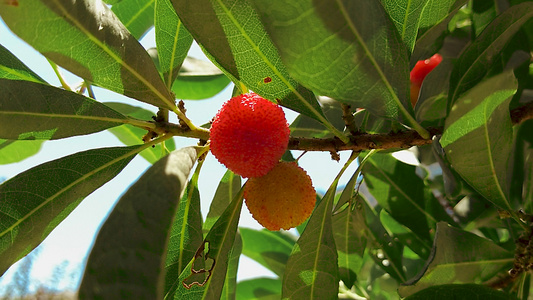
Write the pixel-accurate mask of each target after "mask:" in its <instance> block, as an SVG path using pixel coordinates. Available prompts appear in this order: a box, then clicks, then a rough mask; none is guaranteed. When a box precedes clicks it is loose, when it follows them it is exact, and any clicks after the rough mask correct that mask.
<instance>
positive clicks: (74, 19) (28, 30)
mask: <svg viewBox="0 0 533 300" xmlns="http://www.w3.org/2000/svg"><path fill="white" fill-rule="evenodd" d="M17 3H18V5H16V6H15V5H9V3H8V2H5V1H4V2H1V3H0V16H1V17H2V19H3V20H4V21H5V23H6V24H7V26H9V28H10V29H11V30H12V31H13V32H14V33H15V34H17V35H18V36H19V37H21V38H22V39H23V40H25V41H26V42H28V43H29V44H30V45H31V46H33V47H34V48H35V49H37V50H38V51H39V52H41V53H42V54H43V55H45V56H46V57H48V58H49V59H51V60H52V61H54V62H56V63H57V64H58V65H60V66H62V67H64V68H65V69H67V70H69V71H71V72H72V73H74V74H76V75H78V76H80V77H82V78H83V79H86V80H88V81H89V82H91V83H94V84H95V85H98V86H101V87H103V88H106V89H109V90H112V91H115V92H117V93H120V94H124V95H126V96H129V97H132V98H135V99H137V100H140V101H143V102H146V103H149V104H153V105H156V106H160V107H165V108H169V109H172V108H174V107H175V104H174V99H173V97H172V96H171V95H170V92H169V91H168V90H167V89H166V88H165V85H164V83H163V81H162V80H161V78H160V77H159V74H158V72H157V70H156V68H155V66H154V64H153V62H152V61H151V59H150V57H149V56H148V54H147V53H146V51H145V50H144V48H143V47H142V46H141V45H140V44H139V42H137V40H136V39H135V38H134V37H133V36H132V35H131V34H130V33H129V32H128V30H127V29H126V27H124V25H123V24H122V23H121V22H120V21H119V20H118V18H117V17H116V16H115V15H114V14H113V12H112V11H111V10H110V9H109V8H108V7H107V6H106V5H105V4H104V3H102V2H100V1H92V0H80V1H74V2H73V1H70V0H55V1H42V0H27V1H19V2H17ZM43 22H44V23H46V30H41V31H38V32H36V29H38V28H42V26H43V25H42V24H43ZM58 37H60V38H58Z"/></svg>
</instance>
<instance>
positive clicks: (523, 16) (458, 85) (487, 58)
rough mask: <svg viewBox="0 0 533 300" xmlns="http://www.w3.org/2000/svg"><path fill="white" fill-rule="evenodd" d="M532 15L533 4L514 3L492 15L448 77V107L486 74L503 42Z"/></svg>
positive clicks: (497, 55) (503, 44)
mask: <svg viewBox="0 0 533 300" xmlns="http://www.w3.org/2000/svg"><path fill="white" fill-rule="evenodd" d="M531 17H533V3H531V2H524V3H521V4H518V5H514V6H512V7H510V8H509V9H507V10H506V11H504V12H503V13H502V14H500V15H499V16H498V17H496V18H495V19H494V20H493V21H492V22H491V23H490V24H489V25H488V26H487V27H486V28H485V30H484V31H483V32H482V33H481V35H480V36H479V37H478V38H477V39H476V40H475V41H474V42H472V44H470V46H469V47H468V48H467V49H465V50H464V52H463V53H462V55H461V56H460V57H459V59H458V61H457V62H456V64H455V68H454V70H453V72H452V74H451V77H450V91H449V94H448V96H449V99H450V100H449V101H450V102H449V103H448V107H451V105H453V103H455V101H456V100H457V99H458V98H459V97H460V96H461V94H462V93H464V92H466V91H467V90H469V89H470V88H472V87H473V86H475V85H476V84H477V83H479V82H480V81H481V79H482V78H483V77H484V76H485V75H486V74H487V72H488V70H489V68H490V67H491V65H492V63H493V62H494V61H495V59H496V58H498V57H499V53H500V52H501V51H502V49H503V48H504V47H505V45H506V44H507V42H508V41H509V40H510V39H511V38H512V37H513V36H514V34H515V33H516V32H517V31H518V30H519V29H520V28H521V27H522V25H523V24H524V23H525V22H526V21H527V20H529V19H530V18H531Z"/></svg>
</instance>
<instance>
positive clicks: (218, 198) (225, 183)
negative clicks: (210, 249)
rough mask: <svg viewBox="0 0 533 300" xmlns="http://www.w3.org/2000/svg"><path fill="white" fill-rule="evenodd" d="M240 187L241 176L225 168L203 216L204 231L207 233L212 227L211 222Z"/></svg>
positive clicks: (218, 215)
mask: <svg viewBox="0 0 533 300" xmlns="http://www.w3.org/2000/svg"><path fill="white" fill-rule="evenodd" d="M240 189H241V177H240V176H239V175H235V174H233V172H231V171H230V170H227V171H226V173H225V174H224V176H223V177H222V179H220V183H219V184H218V187H217V190H216V191H215V196H213V200H212V201H211V206H210V207H209V212H208V213H207V216H206V218H205V223H204V233H207V232H208V231H209V230H211V227H213V224H215V222H216V221H217V220H218V218H219V217H220V216H221V215H222V214H223V213H224V211H225V210H226V208H227V207H228V205H229V204H230V203H231V199H234V198H235V197H236V196H237V193H238V192H239V190H240Z"/></svg>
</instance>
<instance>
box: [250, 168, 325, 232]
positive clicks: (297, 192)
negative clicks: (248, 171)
mask: <svg viewBox="0 0 533 300" xmlns="http://www.w3.org/2000/svg"><path fill="white" fill-rule="evenodd" d="M244 199H245V200H246V206H247V207H248V210H249V211H250V213H251V214H252V216H253V217H254V219H256V220H257V222H259V224H261V225H263V227H265V228H267V229H268V230H272V231H276V230H280V229H281V228H283V229H285V230H288V229H291V228H294V227H296V226H298V225H300V224H302V223H303V222H304V221H305V220H306V219H307V218H309V216H310V215H311V213H312V212H313V209H314V208H315V202H316V192H315V189H314V188H313V183H312V182H311V178H310V177H309V175H307V173H306V172H305V170H304V169H302V168H301V167H299V166H298V165H297V164H296V163H295V162H279V163H278V164H277V165H276V166H275V167H274V169H272V170H271V171H270V172H268V174H266V175H265V176H262V177H255V178H250V179H249V180H248V182H247V183H246V186H245V187H244Z"/></svg>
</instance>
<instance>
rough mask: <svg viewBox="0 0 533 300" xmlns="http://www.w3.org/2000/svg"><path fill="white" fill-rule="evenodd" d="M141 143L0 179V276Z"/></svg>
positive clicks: (117, 170)
mask: <svg viewBox="0 0 533 300" xmlns="http://www.w3.org/2000/svg"><path fill="white" fill-rule="evenodd" d="M144 147H146V145H143V146H141V147H139V146H136V147H115V148H102V149H94V150H88V151H84V152H79V153H76V154H72V155H69V156H66V157H63V158H60V159H57V160H54V161H50V162H47V163H44V164H42V165H39V166H36V167H34V168H32V169H29V170H28V171H25V172H23V173H21V174H19V175H17V176H15V177H13V178H11V179H9V180H8V181H5V182H3V183H2V184H1V185H0V207H1V210H0V215H1V216H2V217H1V218H0V220H2V221H1V222H0V274H3V273H4V272H5V271H6V270H7V269H8V268H9V266H11V265H12V264H13V263H15V262H16V261H18V260H19V259H21V258H22V257H24V256H25V255H26V254H28V253H29V252H30V251H31V250H32V249H33V248H35V247H37V245H39V243H41V242H42V241H43V240H44V239H45V238H46V236H48V234H49V233H50V232H51V231H52V230H53V229H54V228H55V227H56V226H57V225H58V224H59V223H61V221H63V220H64V219H65V218H66V217H67V216H68V215H69V213H70V212H71V211H72V210H74V208H76V206H77V205H78V204H79V203H80V202H81V201H82V200H83V199H84V198H85V197H86V196H87V195H89V194H90V193H92V192H93V191H94V190H96V189H97V188H99V187H100V186H102V185H103V184H105V183H106V182H108V181H109V180H111V179H112V178H113V177H115V176H116V175H117V174H118V173H120V171H122V169H123V168H124V167H126V165H127V164H128V163H129V162H130V161H131V160H132V159H133V157H134V156H135V155H136V154H137V153H138V152H139V151H141V150H142V149H143V148H144Z"/></svg>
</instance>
